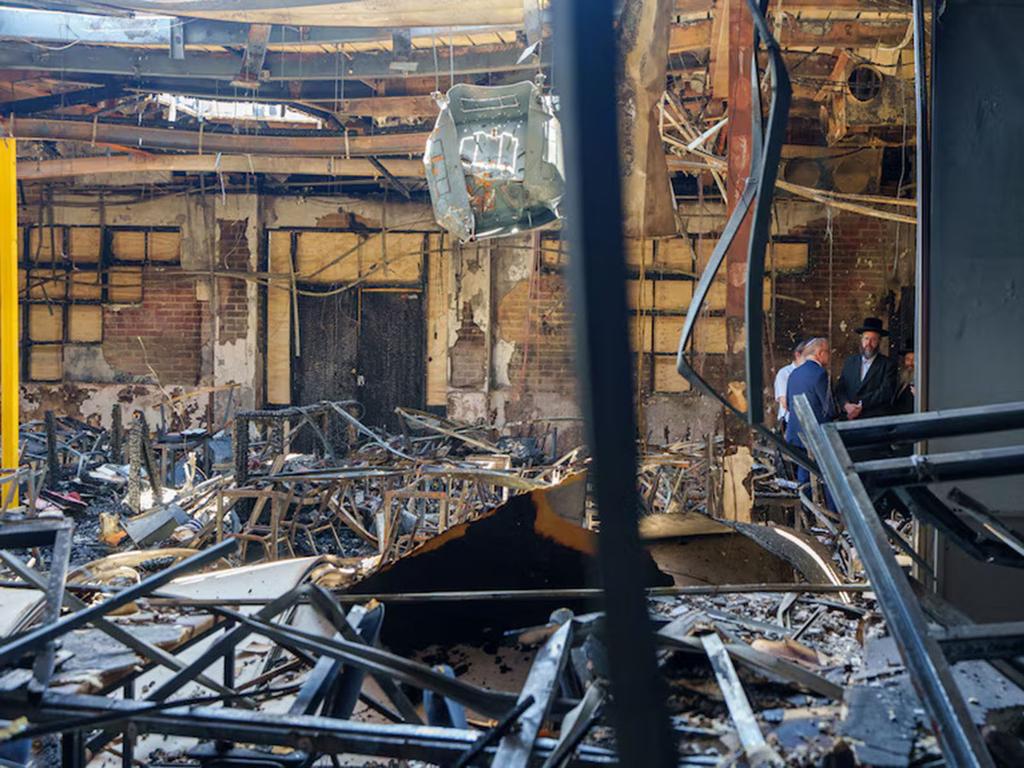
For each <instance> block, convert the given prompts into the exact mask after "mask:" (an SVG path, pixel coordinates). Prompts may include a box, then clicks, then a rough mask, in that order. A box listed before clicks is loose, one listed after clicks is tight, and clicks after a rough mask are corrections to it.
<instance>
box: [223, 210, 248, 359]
mask: <svg viewBox="0 0 1024 768" xmlns="http://www.w3.org/2000/svg"><path fill="white" fill-rule="evenodd" d="M247 226H248V222H247V221H246V220H244V219H242V220H241V221H221V222H220V241H219V243H220V245H219V250H220V254H219V255H220V258H219V260H218V261H219V264H220V266H221V267H222V268H223V269H230V270H239V271H243V272H245V271H248V270H249V240H248V237H247V235H246V227H247ZM217 299H218V317H219V319H220V338H219V340H220V342H221V343H225V342H231V341H237V340H239V339H244V338H245V337H246V334H248V332H249V304H248V299H247V298H246V283H245V281H244V280H235V279H228V278H220V279H218V281H217Z"/></svg>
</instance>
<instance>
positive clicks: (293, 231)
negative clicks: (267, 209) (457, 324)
mask: <svg viewBox="0 0 1024 768" xmlns="http://www.w3.org/2000/svg"><path fill="white" fill-rule="evenodd" d="M280 231H285V232H288V233H289V237H290V247H289V257H290V259H291V263H292V269H293V270H295V269H296V268H297V265H296V255H297V248H298V236H299V235H301V233H303V232H352V230H350V229H339V228H334V227H327V228H325V227H282V228H281V229H272V228H270V227H266V228H264V230H263V237H262V238H261V242H262V246H263V253H262V254H261V257H260V261H261V263H262V265H263V268H264V270H266V269H268V266H269V262H270V244H269V238H270V233H271V232H280ZM396 233H398V232H397V231H396ZM401 234H417V235H422V237H423V251H422V254H423V256H422V260H421V266H420V276H419V280H418V281H417V282H408V283H402V282H392V283H378V284H374V285H372V286H364V285H356V286H352V288H351V291H352V292H354V293H355V294H356V300H355V320H356V324H357V328H356V351H355V356H354V365H355V367H356V384H355V397H356V399H358V397H359V394H360V392H359V386H358V375H359V373H358V368H359V359H360V357H359V356H360V346H361V331H362V329H361V324H362V293H363V291H378V292H380V291H392V292H408V293H417V294H419V296H420V308H421V311H420V313H419V322H420V332H421V336H420V344H419V359H420V369H421V370H420V379H421V393H420V394H421V402H420V403H419V404H418V406H413V405H412V404H406V405H409V406H410V407H420V408H425V407H426V406H425V403H426V391H427V381H426V378H427V370H426V369H427V356H428V352H429V350H428V341H427V326H428V322H427V321H428V318H427V287H428V286H427V279H428V275H429V274H430V261H431V258H432V257H433V254H431V253H430V248H429V240H428V237H429V233H425V232H402V233H401ZM299 287H305V288H309V287H312V288H314V289H317V290H324V291H327V290H331V289H332V288H338V287H340V284H336V285H322V284H315V285H313V284H309V285H300V286H299ZM269 290H270V288H268V287H264V288H263V289H262V293H263V311H262V316H263V328H262V329H261V333H260V340H259V343H260V347H261V348H262V349H263V352H264V364H263V365H262V366H261V368H262V376H263V391H264V397H263V400H264V403H265V404H266V389H267V366H266V363H265V359H266V353H267V331H268V315H267V310H268V302H267V301H266V297H267V294H268V292H269ZM296 298H297V297H293V300H295V299H296ZM300 315H301V311H300V309H299V308H298V307H296V308H295V309H294V310H293V315H292V316H291V320H290V323H289V328H290V334H289V350H290V354H291V364H290V366H289V368H290V375H289V382H288V383H289V400H290V402H291V404H293V405H294V404H296V402H297V396H298V394H299V392H300V387H299V383H298V381H297V378H298V374H297V369H298V367H299V366H298V364H297V362H296V355H295V351H296V350H295V346H296V345H295V333H296V327H295V324H296V320H298V322H299V323H300V324H301V322H302V319H301V316H300ZM301 343H302V342H301V338H300V344H301ZM268 407H275V406H269V405H268Z"/></svg>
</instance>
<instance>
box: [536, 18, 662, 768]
mask: <svg viewBox="0 0 1024 768" xmlns="http://www.w3.org/2000/svg"><path fill="white" fill-rule="evenodd" d="M613 7H614V2H613V0H558V2H556V3H554V9H553V10H554V28H555V72H557V82H556V86H557V90H558V94H559V97H560V98H561V104H562V114H561V119H562V126H563V137H564V144H565V170H566V180H567V185H566V196H565V199H566V214H567V215H566V223H567V225H568V226H567V229H568V233H569V242H570V243H571V247H572V253H571V257H570V259H569V269H568V274H569V287H570V293H571V297H572V305H573V309H574V312H575V318H574V324H575V335H576V371H577V377H578V380H579V394H580V400H581V410H582V413H583V417H584V420H585V424H586V431H587V442H588V445H589V447H590V451H591V454H592V456H593V470H592V472H591V477H592V478H593V479H594V488H595V491H596V501H597V507H598V509H599V511H600V514H601V533H600V539H599V545H598V549H599V552H598V570H599V576H600V579H601V585H602V586H603V588H604V607H605V611H606V615H607V625H606V641H607V644H608V650H609V659H610V677H611V683H612V701H611V715H612V722H613V724H614V726H615V729H616V744H617V748H618V752H619V757H620V759H621V763H622V765H629V766H646V767H647V768H661V767H662V766H670V765H675V764H676V763H677V762H678V757H677V754H676V748H675V744H674V743H673V739H672V734H671V730H670V729H669V723H668V717H667V714H666V712H665V707H664V700H665V696H664V682H663V681H662V679H661V677H660V676H659V674H658V670H657V666H656V664H655V655H654V641H653V637H652V634H651V627H650V619H649V617H648V613H647V606H646V601H645V598H644V591H643V586H644V585H643V583H642V581H641V573H642V569H641V567H640V562H641V561H640V554H641V550H640V540H639V535H638V533H637V510H638V499H637V493H636V425H635V422H634V417H633V414H634V408H633V386H632V381H633V376H632V365H631V364H630V362H631V357H630V353H629V342H628V335H627V330H626V286H625V279H626V269H625V262H624V259H623V243H622V200H621V189H620V181H621V179H620V174H619V160H618V158H619V146H618V138H617V133H618V126H617V124H616V123H617V114H618V110H617V105H616V100H615V94H616V79H615V70H616V62H617V61H618V51H617V45H616V40H615V34H614V28H613V24H612V18H613ZM666 193H667V190H666Z"/></svg>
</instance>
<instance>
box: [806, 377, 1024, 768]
mask: <svg viewBox="0 0 1024 768" xmlns="http://www.w3.org/2000/svg"><path fill="white" fill-rule="evenodd" d="M794 405H795V407H796V414H797V416H798V418H799V419H800V423H801V425H804V427H803V429H804V434H805V435H806V436H807V443H808V447H809V448H810V450H811V453H812V454H813V455H814V457H815V458H816V459H817V462H818V466H819V467H820V468H821V473H822V476H823V477H824V479H825V482H826V483H827V484H828V487H829V489H830V490H831V491H832V494H833V495H834V497H835V500H836V504H837V505H838V506H839V509H840V510H841V511H842V514H843V520H844V522H845V523H846V525H847V527H848V529H849V532H850V535H851V537H852V538H853V540H854V542H855V544H856V546H857V551H858V553H859V554H860V558H861V561H862V562H863V564H864V569H865V571H866V572H867V575H868V578H869V579H870V581H871V584H872V586H873V587H874V589H875V591H876V594H877V596H878V602H879V605H880V606H881V608H882V612H883V613H884V614H885V619H886V623H887V624H888V626H889V630H890V631H891V632H892V634H893V637H894V638H895V639H896V642H897V644H898V646H899V649H900V655H901V656H902V657H903V660H904V661H905V663H906V665H907V669H908V670H909V672H910V674H911V677H912V679H913V681H914V685H915V688H916V689H917V691H918V692H919V694H920V695H921V699H922V702H923V703H924V705H925V707H926V708H927V709H928V713H929V715H930V716H931V718H932V721H933V722H934V724H935V725H934V728H935V733H936V735H937V736H938V737H939V739H940V741H941V742H942V745H943V752H944V753H945V754H946V756H947V759H949V760H950V761H951V763H952V764H953V765H958V766H961V765H962V766H991V765H993V762H992V758H991V757H990V755H989V753H988V750H987V748H986V747H985V744H984V743H983V741H982V739H981V735H980V733H979V732H978V729H977V728H976V727H975V725H974V723H973V722H971V719H970V716H969V715H968V712H967V705H966V703H965V701H964V697H963V695H962V694H961V692H960V691H959V689H958V688H957V685H956V682H955V681H954V679H953V677H952V674H951V672H950V663H951V662H952V661H963V660H965V659H986V660H993V659H1002V660H1004V661H1003V663H1001V664H1000V665H999V667H998V669H999V671H1000V672H1001V673H1003V674H1005V675H1008V676H1009V678H1010V679H1011V680H1012V681H1013V682H1014V683H1015V684H1017V685H1018V686H1020V685H1021V683H1022V682H1024V658H1021V657H1024V622H1015V623H1009V624H971V623H966V624H961V625H959V626H955V627H952V628H949V629H946V630H944V632H943V633H942V634H941V635H940V636H939V637H936V636H935V635H934V634H933V633H932V632H931V631H930V630H929V626H928V620H927V618H926V615H925V611H924V609H923V608H922V607H921V605H920V603H919V599H918V597H917V596H916V595H915V594H914V592H913V590H912V588H911V585H910V583H909V582H908V580H907V578H906V577H905V575H904V574H903V573H902V571H901V569H900V567H899V565H898V563H897V562H896V559H895V555H894V553H893V551H892V548H891V546H890V544H889V537H888V536H887V535H886V532H885V525H884V523H883V522H882V521H881V520H880V519H879V517H878V514H877V512H876V511H875V504H876V503H877V501H879V500H880V499H881V498H882V497H883V496H885V495H886V494H888V493H895V494H896V495H897V496H898V498H899V499H900V501H901V502H903V503H904V504H905V505H906V506H907V507H908V508H909V510H910V511H911V512H912V513H913V514H914V516H915V517H916V518H917V519H918V520H919V521H920V522H923V523H928V524H930V525H934V526H935V527H936V528H937V529H938V530H941V531H943V532H944V533H946V534H947V536H949V538H950V539H951V540H952V541H955V542H956V543H957V544H959V545H961V546H962V547H964V548H965V549H967V550H968V551H969V552H971V553H972V554H975V555H976V556H980V557H981V558H983V559H986V560H988V559H995V557H997V556H998V557H1000V558H1001V559H1002V561H1003V562H1004V563H1006V564H1012V565H1015V566H1016V567H1018V568H1024V542H1021V540H1020V539H1019V538H1017V537H1016V536H1014V535H1013V534H1012V533H1011V532H1009V531H1008V530H1006V529H1005V528H1003V527H1002V526H1001V525H999V523H998V521H995V520H993V518H992V516H991V515H990V514H989V513H988V512H987V510H984V509H978V508H977V506H976V505H975V507H974V509H973V510H971V512H970V513H969V515H962V516H961V515H959V514H957V513H956V512H955V511H954V510H953V509H951V508H950V507H949V506H948V505H947V504H946V503H945V502H944V501H943V500H942V499H940V498H939V497H938V496H937V495H936V494H935V492H933V491H932V490H931V489H930V488H929V487H928V486H931V485H936V484H940V483H943V482H949V481H954V480H971V479H975V478H983V477H998V476H1004V475H1014V474H1020V473H1022V472H1024V446H1013V447H1009V448H990V449H979V450H974V451H960V452H955V453H933V454H930V453H924V454H919V453H914V454H912V455H909V456H905V457H900V458H890V459H875V460H871V461H860V462H855V461H853V459H851V457H850V451H851V449H858V448H867V447H877V446H889V445H892V444H907V443H915V442H917V441H921V440H930V439H936V438H942V437H952V436H954V435H973V434H982V433H986V432H996V431H1004V430H1011V429H1017V428H1020V427H1021V426H1024V403H1008V404H1005V405H997V406H987V407H979V408H963V409H958V410H952V411H934V412H931V413H920V414H914V415H909V416H894V417H888V418H879V419H866V420H864V421H863V422H856V421H852V422H844V423H841V424H818V423H817V421H816V420H815V418H814V413H813V411H812V410H811V407H810V404H809V403H808V402H807V398H806V396H804V395H799V396H798V397H797V398H796V402H795V404H794ZM952 497H953V499H956V500H959V501H960V502H961V503H963V502H964V500H965V499H966V500H967V503H968V505H970V499H969V497H967V496H966V494H964V493H963V492H962V491H961V492H959V493H953V494H952ZM968 508H969V507H968ZM971 518H973V522H974V526H972V525H970V524H969V523H968V522H967V520H970V519H971ZM979 523H980V524H979ZM940 639H941V640H943V641H945V642H941V643H940Z"/></svg>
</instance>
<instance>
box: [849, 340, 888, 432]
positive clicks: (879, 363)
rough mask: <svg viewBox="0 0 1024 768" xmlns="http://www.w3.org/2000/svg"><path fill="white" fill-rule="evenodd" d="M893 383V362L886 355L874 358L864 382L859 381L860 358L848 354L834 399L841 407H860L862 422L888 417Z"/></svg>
mask: <svg viewBox="0 0 1024 768" xmlns="http://www.w3.org/2000/svg"><path fill="white" fill-rule="evenodd" d="M896 381H897V376H896V363H894V362H893V361H892V360H890V359H889V358H888V357H886V356H885V355H881V354H880V355H877V356H876V357H875V361H874V362H873V363H871V367H870V368H868V375H867V376H866V377H865V378H864V381H861V380H860V355H859V354H857V355H850V357H848V358H846V362H845V363H843V372H842V373H841V374H840V376H839V381H838V382H837V383H836V400H837V401H838V403H839V407H840V408H842V407H843V406H844V405H846V404H847V403H861V404H863V406H864V410H863V411H861V414H860V417H859V418H862V419H870V418H872V417H874V416H887V415H889V414H890V413H892V401H893V397H894V396H895V395H896Z"/></svg>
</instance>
